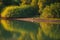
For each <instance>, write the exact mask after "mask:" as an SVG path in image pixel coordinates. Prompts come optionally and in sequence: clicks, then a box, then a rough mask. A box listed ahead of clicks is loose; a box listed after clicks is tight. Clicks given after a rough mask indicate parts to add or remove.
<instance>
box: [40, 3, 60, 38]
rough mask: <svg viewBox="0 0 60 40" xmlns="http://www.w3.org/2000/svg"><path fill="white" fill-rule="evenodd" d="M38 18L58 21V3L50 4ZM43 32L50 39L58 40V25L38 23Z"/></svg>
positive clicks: (59, 7)
mask: <svg viewBox="0 0 60 40" xmlns="http://www.w3.org/2000/svg"><path fill="white" fill-rule="evenodd" d="M40 18H44V19H46V18H48V19H49V18H53V19H54V18H56V19H60V3H55V4H51V5H50V6H46V7H45V8H44V10H43V12H42V14H41V16H40ZM40 25H41V28H42V30H43V32H44V33H45V34H46V35H47V36H49V37H50V38H54V39H60V31H59V30H60V24H59V23H57V24H53V23H46V22H40Z"/></svg>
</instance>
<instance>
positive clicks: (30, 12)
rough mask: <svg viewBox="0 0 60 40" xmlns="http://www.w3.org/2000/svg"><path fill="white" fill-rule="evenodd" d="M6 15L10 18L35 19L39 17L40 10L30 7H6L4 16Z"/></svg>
mask: <svg viewBox="0 0 60 40" xmlns="http://www.w3.org/2000/svg"><path fill="white" fill-rule="evenodd" d="M4 13H6V16H8V17H34V16H36V15H38V14H39V13H38V8H37V7H33V6H30V5H21V6H11V7H6V8H5V9H4V11H3V12H2V15H3V14H4Z"/></svg>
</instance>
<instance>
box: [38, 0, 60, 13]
mask: <svg viewBox="0 0 60 40" xmlns="http://www.w3.org/2000/svg"><path fill="white" fill-rule="evenodd" d="M53 3H60V0H39V1H38V5H39V9H40V10H39V11H40V12H42V10H43V9H44V8H45V7H46V6H47V5H50V4H53Z"/></svg>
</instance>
